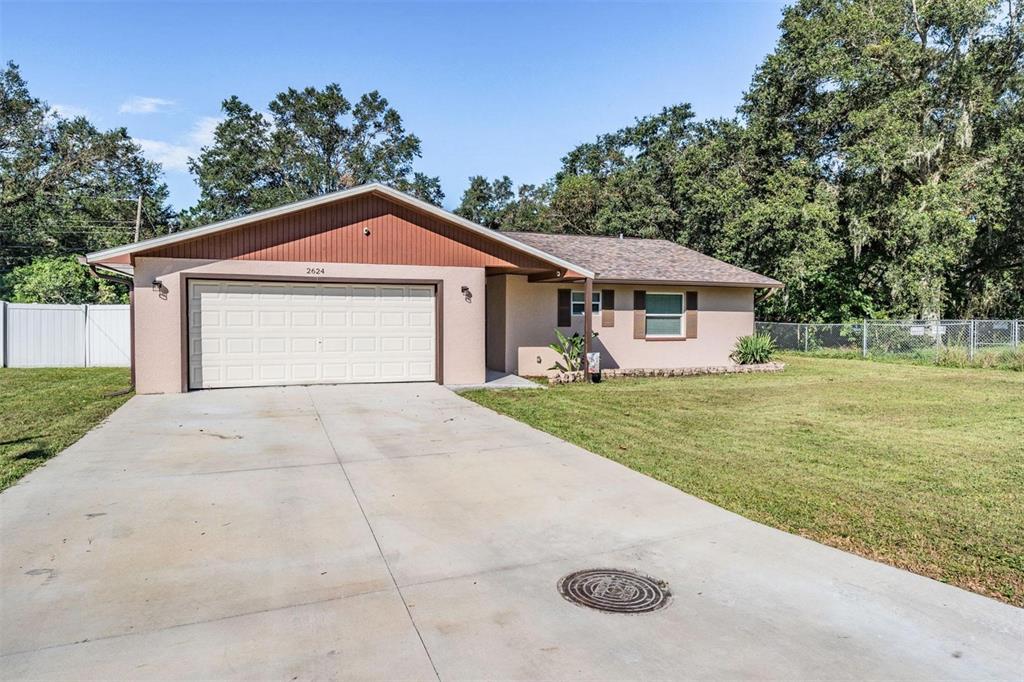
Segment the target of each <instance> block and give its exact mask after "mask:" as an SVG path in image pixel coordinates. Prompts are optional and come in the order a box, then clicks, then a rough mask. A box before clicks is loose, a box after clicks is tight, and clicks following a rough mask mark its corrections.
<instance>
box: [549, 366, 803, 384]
mask: <svg viewBox="0 0 1024 682" xmlns="http://www.w3.org/2000/svg"><path fill="white" fill-rule="evenodd" d="M785 368H786V363H784V362H765V363H763V364H759V365H719V366H716V367H675V368H669V369H603V370H601V379H602V380H604V379H620V378H636V377H690V376H699V375H702V374H760V373H764V372H781V371H782V370H784V369H785ZM548 381H549V382H550V383H552V384H574V383H579V382H581V381H583V372H559V373H557V374H555V375H553V376H551V377H549V378H548Z"/></svg>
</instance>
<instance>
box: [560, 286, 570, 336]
mask: <svg viewBox="0 0 1024 682" xmlns="http://www.w3.org/2000/svg"><path fill="white" fill-rule="evenodd" d="M570 291H571V290H570V289H559V290H558V326H559V327H571V326H572V293H570Z"/></svg>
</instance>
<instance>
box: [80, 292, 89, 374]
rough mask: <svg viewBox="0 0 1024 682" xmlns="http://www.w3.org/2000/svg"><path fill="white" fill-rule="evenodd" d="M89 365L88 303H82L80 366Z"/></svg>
mask: <svg viewBox="0 0 1024 682" xmlns="http://www.w3.org/2000/svg"><path fill="white" fill-rule="evenodd" d="M88 366H89V304H88V303H83V304H82V367H88Z"/></svg>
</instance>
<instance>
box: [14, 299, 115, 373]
mask: <svg viewBox="0 0 1024 682" xmlns="http://www.w3.org/2000/svg"><path fill="white" fill-rule="evenodd" d="M129 320H130V314H129V312H128V306H126V305H43V304H39V303H5V302H3V301H0V367H127V366H128V365H129V364H130V361H131V359H130V348H131V325H130V321H129Z"/></svg>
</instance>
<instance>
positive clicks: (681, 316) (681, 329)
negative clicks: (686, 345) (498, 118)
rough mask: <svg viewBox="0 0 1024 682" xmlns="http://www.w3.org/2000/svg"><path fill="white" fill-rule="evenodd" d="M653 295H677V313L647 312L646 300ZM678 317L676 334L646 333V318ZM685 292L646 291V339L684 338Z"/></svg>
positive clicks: (645, 319)
mask: <svg viewBox="0 0 1024 682" xmlns="http://www.w3.org/2000/svg"><path fill="white" fill-rule="evenodd" d="M652 295H654V296H678V297H679V299H680V300H679V313H678V314H676V313H649V312H647V300H649V299H650V297H651V296H652ZM649 317H654V318H678V319H679V333H678V334H648V333H647V318H649ZM685 320H686V292H685V291H647V293H646V295H645V299H644V338H646V339H683V338H686V326H685Z"/></svg>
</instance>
